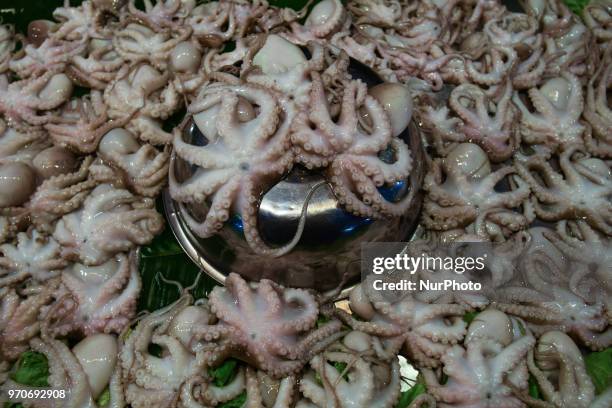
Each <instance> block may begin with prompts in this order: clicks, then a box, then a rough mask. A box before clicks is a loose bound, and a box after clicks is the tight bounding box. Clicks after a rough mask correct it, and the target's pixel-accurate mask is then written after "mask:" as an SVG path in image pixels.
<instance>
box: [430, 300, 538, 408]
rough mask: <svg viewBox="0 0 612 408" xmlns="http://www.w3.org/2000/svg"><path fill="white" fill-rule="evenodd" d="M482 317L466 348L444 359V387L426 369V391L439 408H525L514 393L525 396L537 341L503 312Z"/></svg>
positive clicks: (472, 327) (452, 351) (457, 348)
mask: <svg viewBox="0 0 612 408" xmlns="http://www.w3.org/2000/svg"><path fill="white" fill-rule="evenodd" d="M481 315H482V316H481ZM481 315H478V316H477V317H476V319H475V320H474V321H473V322H472V324H471V325H470V327H469V329H468V330H469V332H468V338H466V341H465V342H464V344H463V345H462V346H461V345H455V346H453V347H451V348H449V349H448V350H447V351H446V352H445V353H444V355H443V356H442V357H441V363H442V366H443V368H442V371H443V373H444V374H445V375H446V376H448V379H447V381H446V382H445V383H443V384H442V383H441V381H440V380H439V378H438V376H436V374H435V373H434V372H433V371H432V370H430V369H425V370H424V371H423V374H424V377H425V381H426V382H427V390H428V391H429V392H430V393H431V394H432V395H433V396H434V398H435V399H436V400H437V401H439V404H438V406H440V407H465V408H468V407H503V408H520V407H523V406H524V404H523V403H522V402H521V400H520V399H519V398H518V397H517V396H516V395H515V394H516V393H517V391H519V392H523V393H526V389H527V386H528V383H527V380H528V378H529V373H528V372H527V364H526V361H525V360H526V357H527V354H528V352H529V351H530V350H531V349H532V348H533V346H534V345H535V339H534V338H533V336H532V335H531V334H530V333H522V334H521V333H514V330H513V322H512V321H511V320H510V319H509V318H508V317H507V316H506V315H504V314H503V313H499V312H497V311H494V310H493V311H486V312H483V313H481ZM485 315H486V316H485Z"/></svg>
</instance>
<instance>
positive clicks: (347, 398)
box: [300, 331, 401, 408]
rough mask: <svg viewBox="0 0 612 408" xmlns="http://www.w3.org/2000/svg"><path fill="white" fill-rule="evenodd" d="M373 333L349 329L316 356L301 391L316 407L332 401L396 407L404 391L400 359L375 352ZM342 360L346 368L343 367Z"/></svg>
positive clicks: (342, 406) (340, 407)
mask: <svg viewBox="0 0 612 408" xmlns="http://www.w3.org/2000/svg"><path fill="white" fill-rule="evenodd" d="M370 337H371V336H370V335H368V334H365V333H362V332H358V331H353V332H349V333H348V334H347V335H346V336H345V337H344V339H343V340H342V342H340V341H339V342H337V343H334V344H332V345H331V346H330V347H328V348H327V349H326V350H325V351H324V352H323V353H321V354H319V355H317V356H315V357H313V358H312V360H310V364H309V366H310V369H307V370H306V372H305V374H304V376H303V377H302V379H301V380H300V391H301V393H302V394H303V395H304V396H305V397H306V398H307V399H308V400H309V401H312V402H313V403H314V406H316V407H327V406H329V404H330V402H331V401H335V402H336V405H335V406H337V407H338V408H345V407H376V408H391V407H394V406H395V404H396V402H397V399H398V398H399V393H400V383H401V379H400V366H399V361H398V359H397V358H395V359H393V360H391V361H383V360H381V359H379V358H377V357H376V356H375V355H373V350H372V349H371V348H370V347H371V339H370ZM338 364H344V365H346V368H345V369H344V370H342V371H339V370H338V369H337V368H336V366H338ZM304 403H305V401H304V402H303V404H304Z"/></svg>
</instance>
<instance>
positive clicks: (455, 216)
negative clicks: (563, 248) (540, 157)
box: [423, 143, 529, 235]
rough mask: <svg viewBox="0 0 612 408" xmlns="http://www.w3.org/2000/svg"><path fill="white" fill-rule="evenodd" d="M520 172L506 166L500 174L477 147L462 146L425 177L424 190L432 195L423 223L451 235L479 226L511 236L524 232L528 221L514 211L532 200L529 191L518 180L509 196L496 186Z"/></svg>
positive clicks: (437, 163)
mask: <svg viewBox="0 0 612 408" xmlns="http://www.w3.org/2000/svg"><path fill="white" fill-rule="evenodd" d="M516 172H517V169H516V168H515V167H514V166H503V167H501V168H499V169H498V170H496V171H492V170H491V165H490V163H489V159H488V157H487V155H486V153H485V152H484V151H483V150H482V149H481V148H480V147H478V146H477V145H474V144H468V143H462V144H460V145H458V146H457V147H455V149H454V150H453V151H451V152H450V153H449V155H448V156H447V157H446V158H445V159H435V160H434V161H433V164H432V167H431V170H430V171H429V173H428V174H427V175H426V176H425V184H424V189H425V190H426V191H427V192H428V193H429V194H428V196H427V197H426V200H425V203H424V207H423V212H424V213H423V223H424V225H425V226H427V228H431V229H434V230H438V231H447V230H450V229H454V228H458V227H461V228H465V227H468V226H469V225H470V224H472V223H475V225H474V229H475V230H477V231H478V230H480V228H479V225H478V224H484V226H486V228H485V229H486V230H489V231H491V233H493V230H499V231H497V232H496V233H501V234H502V235H509V233H510V232H512V231H517V230H519V229H522V228H524V227H525V226H526V225H527V224H528V220H527V218H526V217H525V216H524V215H522V214H520V213H518V212H514V211H513V210H512V209H513V208H516V207H518V206H520V205H521V204H522V203H523V202H524V201H525V200H526V199H527V198H528V197H529V187H528V185H527V184H526V183H525V182H524V181H523V180H522V179H520V178H518V177H516V175H514V177H513V178H512V181H514V182H515V183H516V185H517V188H516V189H514V190H512V191H507V192H497V191H495V186H496V185H497V184H498V183H499V182H500V181H501V180H503V179H504V178H506V177H507V176H509V175H512V174H513V173H516Z"/></svg>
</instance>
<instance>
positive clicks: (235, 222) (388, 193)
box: [228, 180, 408, 235]
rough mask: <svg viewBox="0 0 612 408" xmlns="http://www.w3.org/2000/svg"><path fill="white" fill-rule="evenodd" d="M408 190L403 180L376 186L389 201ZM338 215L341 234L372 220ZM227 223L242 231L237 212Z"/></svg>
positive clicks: (343, 213) (348, 232)
mask: <svg viewBox="0 0 612 408" xmlns="http://www.w3.org/2000/svg"><path fill="white" fill-rule="evenodd" d="M407 190H408V183H407V182H406V181H405V180H400V181H396V182H395V183H393V184H392V185H389V186H382V187H379V188H378V191H379V192H380V194H381V195H382V196H383V197H384V198H385V200H387V201H390V202H397V201H399V200H401V199H402V198H403V197H404V196H405V195H406V194H407ZM337 214H338V216H337V217H336V219H335V220H334V221H335V222H334V223H333V224H336V225H338V226H339V227H340V228H339V230H340V231H341V233H342V235H351V234H354V233H356V232H357V231H359V230H360V229H361V228H363V227H365V226H367V225H370V224H371V223H372V222H374V220H373V219H372V218H364V217H358V216H356V215H353V214H350V213H348V212H345V211H339V212H337ZM228 222H229V224H230V226H231V227H232V229H233V230H234V231H236V232H238V233H241V234H242V233H244V225H243V223H242V217H241V216H240V215H239V214H235V215H234V216H232V218H230V219H229V221H228Z"/></svg>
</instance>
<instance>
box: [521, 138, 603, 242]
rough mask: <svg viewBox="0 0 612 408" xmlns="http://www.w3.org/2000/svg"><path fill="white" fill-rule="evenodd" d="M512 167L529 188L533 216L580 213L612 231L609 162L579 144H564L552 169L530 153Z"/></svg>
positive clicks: (561, 216)
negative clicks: (596, 156) (591, 154)
mask: <svg viewBox="0 0 612 408" xmlns="http://www.w3.org/2000/svg"><path fill="white" fill-rule="evenodd" d="M515 166H516V169H517V172H518V173H519V174H520V176H521V177H522V178H523V179H524V180H525V181H526V182H527V183H528V184H529V186H530V187H531V190H532V191H533V199H532V202H533V205H534V207H535V212H536V214H537V216H538V217H539V218H541V219H543V220H547V221H559V220H562V219H566V218H569V219H573V218H576V217H581V218H583V219H584V220H585V221H587V222H588V223H589V224H591V225H592V226H593V227H594V228H597V229H598V230H600V231H602V232H604V233H606V234H608V235H609V234H612V203H611V202H610V197H611V195H612V176H611V174H610V166H609V165H608V164H606V163H605V162H604V161H603V160H601V159H597V158H594V157H590V156H589V155H588V154H587V153H586V152H585V150H584V147H582V146H581V145H571V146H568V147H567V148H565V150H563V151H562V152H561V154H560V156H559V168H560V171H556V170H555V169H554V168H553V167H552V165H551V164H550V163H548V162H547V161H546V160H545V159H544V158H543V157H542V156H537V155H536V156H532V157H530V158H528V159H527V160H526V161H525V162H524V163H522V162H521V161H520V160H517V161H516V164H515Z"/></svg>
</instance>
